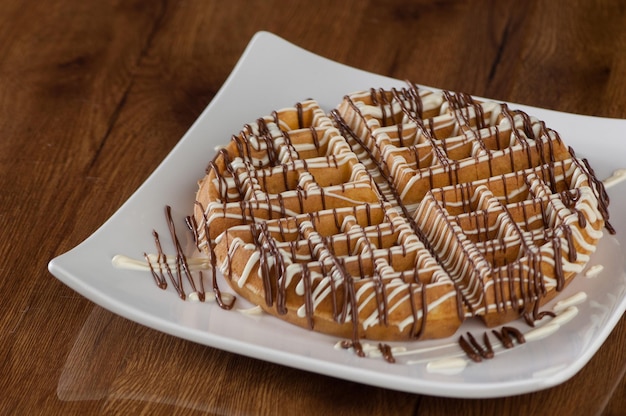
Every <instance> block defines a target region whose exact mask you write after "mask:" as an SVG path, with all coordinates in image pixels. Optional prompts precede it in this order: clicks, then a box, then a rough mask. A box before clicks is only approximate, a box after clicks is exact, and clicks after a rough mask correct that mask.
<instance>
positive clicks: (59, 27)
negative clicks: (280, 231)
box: [0, 0, 626, 415]
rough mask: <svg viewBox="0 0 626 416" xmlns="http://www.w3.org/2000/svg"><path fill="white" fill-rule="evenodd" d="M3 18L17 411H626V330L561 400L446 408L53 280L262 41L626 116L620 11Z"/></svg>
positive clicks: (229, 11)
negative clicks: (207, 341)
mask: <svg viewBox="0 0 626 416" xmlns="http://www.w3.org/2000/svg"><path fill="white" fill-rule="evenodd" d="M0 4H1V5H2V7H1V9H2V12H1V13H0V57H1V58H0V189H1V190H2V191H1V194H0V224H1V225H2V227H1V229H2V240H1V242H0V259H1V263H0V299H1V300H0V311H1V313H0V374H1V377H0V409H1V411H2V413H3V414H4V413H6V414H41V413H43V414H60V413H63V414H68V413H69V414H73V413H78V414H99V413H103V414H139V413H142V414H172V413H182V414H196V413H197V414H203V413H207V414H299V415H306V414H316V415H317V414H336V415H353V414H355V415H356V414H387V415H395V414H403V415H405V414H420V415H445V414H464V415H488V414H534V415H540V414H550V415H555V414H585V415H589V414H604V415H617V414H623V412H624V409H625V408H626V379H625V378H624V372H625V371H626V321H625V320H624V319H621V320H620V321H619V323H618V324H617V327H616V328H615V330H614V331H613V332H612V334H611V335H610V336H609V338H608V340H607V341H606V343H605V344H604V345H603V347H602V348H601V349H600V351H599V352H598V354H597V355H596V356H595V357H594V358H593V359H592V360H591V361H590V362H589V364H588V365H587V366H585V367H584V368H583V369H582V370H581V371H580V372H579V373H578V374H577V375H575V376H574V377H573V378H572V379H570V380H569V381H567V382H565V383H563V384H561V385H559V386H557V387H554V388H551V389H548V390H543V391H539V392H537V393H533V394H525V395H522V396H516V397H507V398H499V399H492V400H461V399H444V398H438V397H429V396H423V395H416V394H406V393H400V392H395V391H391V390H385V389H380V388H374V387H368V386H364V385H360V384H358V383H353V382H347V381H342V380H337V379H333V378H330V377H325V376H320V375H315V374H309V373H305V372H302V371H298V370H294V369H290V368H286V367H282V366H279V365H274V364H268V363H265V362H261V361H257V360H254V359H249V358H245V357H242V356H238V355H234V354H231V353H228V352H224V351H219V350H215V349H212V348H208V347H204V346H201V345H197V344H194V343H191V342H187V341H183V340H180V339H177V338H174V337H171V336H168V335H164V334H162V333H159V332H157V331H154V330H151V329H148V328H145V327H143V326H140V325H137V324H135V323H133V322H130V321H128V320H126V319H124V318H120V317H118V316H116V315H113V314H112V313H110V312H108V311H106V310H104V309H102V308H100V307H98V306H95V305H94V304H93V303H92V302H90V301H88V300H86V299H84V298H83V297H81V296H80V295H78V294H76V293H75V292H73V291H72V290H71V289H69V288H67V287H66V286H64V285H63V284H62V283H60V282H58V281H57V280H56V279H54V278H53V277H52V276H51V275H50V274H49V273H48V271H47V263H48V261H49V260H50V259H52V258H53V257H55V256H57V255H59V254H61V253H63V252H65V251H67V250H69V249H70V248H72V247H74V246H75V245H77V244H78V243H80V242H81V241H82V240H84V239H85V238H86V237H88V236H89V235H90V234H91V233H92V232H94V231H95V230H96V229H97V228H98V227H99V226H100V225H101V224H102V223H103V222H104V221H105V220H106V219H107V218H108V217H109V216H110V215H112V214H113V213H114V212H115V211H116V210H117V208H119V207H120V205H121V204H122V203H123V202H124V201H125V200H126V199H127V198H128V197H129V196H130V195H131V194H132V193H133V192H134V191H135V190H136V189H137V187H138V186H139V185H140V184H141V183H142V182H143V181H144V180H145V179H146V178H147V176H148V175H149V174H150V173H151V172H152V171H153V170H154V169H155V168H156V166H157V165H158V164H159V162H161V160H162V159H163V158H164V157H165V156H166V155H167V154H168V152H169V151H170V150H171V149H172V147H173V146H174V145H175V144H176V142H177V141H178V140H179V139H180V137H181V136H182V135H183V133H184V132H185V131H186V130H187V129H188V128H189V126H190V125H191V123H192V122H193V121H194V120H195V119H196V118H197V117H198V115H199V114H200V112H201V111H202V110H203V109H204V108H205V107H206V106H207V104H209V102H210V101H211V99H212V98H213V96H214V94H215V93H216V92H217V91H218V89H219V88H220V86H221V85H222V83H223V82H224V80H225V79H226V77H227V76H228V74H229V72H230V71H231V70H232V68H233V66H234V64H235V63H236V61H237V59H238V58H239V56H240V54H241V53H242V51H243V50H244V48H245V46H246V44H247V43H248V41H249V40H250V38H251V37H252V36H253V34H254V33H255V32H257V31H259V30H267V31H271V32H274V33H276V34H277V35H279V36H282V37H283V38H285V39H287V40H288V41H291V42H293V43H295V44H297V45H300V46H302V47H304V48H306V49H309V50H311V51H312V52H315V53H317V54H320V55H322V56H325V57H328V58H330V59H333V60H336V61H339V62H342V63H345V64H348V65H351V66H354V67H358V68H362V69H365V70H368V71H372V72H376V73H380V74H384V75H388V76H392V77H396V78H400V79H410V80H412V81H414V82H417V83H420V84H424V85H430V86H433V87H441V88H446V89H450V90H458V91H464V92H467V93H471V94H476V95H479V96H484V97H491V98H495V99H501V100H507V101H512V102H517V103H523V104H529V105H534V106H540V107H547V108H552V109H556V110H562V111H568V112H575V113H584V114H591V115H598V116H606V117H617V118H626V8H625V7H624V6H623V5H620V3H619V2H614V1H580V0H577V1H544V2H540V1H517V0H516V1H495V0H494V1H476V2H469V1H415V2H410V1H401V0H392V1H382V0H380V1H375V0H368V1H356V0H354V1H331V0H327V1H322V2H314V1H308V0H307V1H285V2H280V1H277V0H270V1H268V0H264V1H260V0H258V1H238V0H231V1H146V0H131V1H125V0H118V1H112V0H108V1H104V0H103V1H82V0H81V1H79V0H50V1H45V2H23V1H17V0H0ZM286 64H288V62H287V63H286ZM287 104H290V103H287ZM621 214H623V213H619V214H617V215H621Z"/></svg>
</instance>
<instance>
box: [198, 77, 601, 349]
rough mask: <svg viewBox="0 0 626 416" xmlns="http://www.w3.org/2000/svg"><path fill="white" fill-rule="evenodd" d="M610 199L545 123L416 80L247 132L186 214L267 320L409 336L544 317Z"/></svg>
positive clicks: (309, 108) (217, 163)
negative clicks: (469, 322) (470, 321)
mask: <svg viewBox="0 0 626 416" xmlns="http://www.w3.org/2000/svg"><path fill="white" fill-rule="evenodd" d="M607 205H608V198H607V196H606V193H605V191H604V188H603V186H602V183H601V182H599V181H598V180H597V179H596V178H595V177H594V174H593V171H592V170H591V168H590V167H589V165H588V164H587V162H586V161H585V160H580V159H577V158H576V156H575V154H574V152H573V150H571V149H570V148H568V147H567V146H566V145H565V144H564V143H563V141H562V140H561V138H560V137H559V135H558V134H557V133H556V132H555V131H553V130H551V129H549V128H547V127H546V126H545V124H544V123H543V122H541V121H539V120H537V119H536V118H533V117H530V116H528V115H527V114H525V113H523V112H521V111H513V110H510V109H509V108H508V107H507V106H506V105H504V104H499V103H494V102H487V101H480V100H477V99H474V98H472V97H470V96H468V95H466V94H461V93H452V92H448V91H443V92H439V91H431V90H427V89H424V88H417V87H416V86H415V85H408V86H407V88H403V89H392V90H370V91H364V92H359V93H355V94H351V95H349V96H346V97H345V98H344V100H343V101H342V102H341V103H340V104H339V105H338V106H337V108H336V109H334V110H332V111H331V112H330V113H326V112H325V111H324V110H322V109H321V108H320V106H319V105H318V104H317V103H316V102H315V101H314V100H307V101H303V102H301V103H298V104H296V105H295V106H294V107H292V108H287V109H283V110H280V111H276V112H274V113H273V114H271V115H269V116H265V117H262V118H260V119H258V120H257V121H256V122H254V123H251V124H248V125H245V126H244V128H243V130H242V131H241V132H240V133H239V134H238V135H235V136H233V137H232V140H231V141H230V143H229V144H228V145H227V146H225V147H223V148H222V149H220V150H219V151H218V153H217V156H216V157H215V159H214V160H213V161H212V162H211V163H210V164H209V166H208V168H207V174H206V176H205V177H204V178H203V179H202V180H201V181H200V183H199V190H198V193H197V197H196V204H195V211H194V215H195V223H196V224H197V227H198V228H197V230H196V231H197V232H196V235H197V238H198V245H199V247H200V248H202V249H203V250H205V251H206V253H207V254H208V255H209V256H213V257H214V261H215V264H216V265H217V266H218V267H219V268H220V269H221V271H222V272H223V274H224V276H225V278H226V280H227V281H228V282H229V284H230V285H231V287H232V289H233V290H234V291H235V292H237V293H238V294H240V295H241V296H243V297H244V298H246V299H248V300H249V301H251V302H252V303H254V304H257V305H259V306H260V307H261V308H263V309H264V310H265V311H266V312H268V313H270V314H272V315H275V316H277V317H279V318H282V319H284V320H286V321H288V322H291V323H294V324H297V325H299V326H302V327H305V328H310V329H314V330H316V331H320V332H324V333H328V334H333V335H337V336H341V337H352V338H353V339H358V338H370V339H379V340H401V339H433V338H442V337H447V336H450V335H452V334H453V333H454V332H455V331H456V330H457V329H458V328H459V326H460V325H461V323H462V322H463V321H464V320H465V319H467V318H470V317H480V318H481V319H483V320H484V321H485V323H486V324H487V325H488V326H495V325H500V324H503V323H506V322H508V321H510V320H512V319H515V318H518V317H520V315H524V316H526V317H527V319H530V320H532V319H533V318H536V317H537V313H538V312H537V311H538V308H539V307H540V306H541V305H542V304H543V303H545V302H546V301H548V300H549V299H551V298H552V297H553V296H554V295H555V294H557V293H558V292H559V291H561V290H562V289H563V288H564V287H565V286H566V285H567V284H568V283H569V282H570V281H571V280H572V278H573V277H574V276H575V275H576V274H577V273H578V272H579V271H581V270H582V268H583V267H584V265H585V264H586V263H587V262H588V260H589V256H590V254H591V253H592V252H593V251H594V250H595V247H596V244H597V242H598V240H599V239H600V237H601V236H602V231H603V228H604V227H605V225H606V226H608V212H607Z"/></svg>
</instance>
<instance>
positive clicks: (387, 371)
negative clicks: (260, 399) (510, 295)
mask: <svg viewBox="0 0 626 416" xmlns="http://www.w3.org/2000/svg"><path fill="white" fill-rule="evenodd" d="M394 86H395V87H403V86H405V83H404V82H402V81H398V80H394V79H391V78H387V77H383V76H379V75H374V74H371V73H367V72H364V71H361V70H357V69H354V68H350V67H347V66H344V65H341V64H338V63H336V62H332V61H330V60H328V59H325V58H322V57H319V56H316V55H314V54H312V53H310V52H307V51H305V50H303V49H300V48H298V47H296V46H294V45H292V44H290V43H288V42H286V41H284V40H283V39H280V38H278V37H276V36H275V35H272V34H270V33H265V32H260V33H258V34H256V35H255V36H254V38H253V39H252V40H251V42H250V44H249V45H248V47H247V49H246V50H245V52H244V54H243V56H242V57H241V59H240V61H239V62H238V64H237V65H236V67H235V68H234V70H233V72H232V74H231V75H230V77H229V78H228V80H227V81H226V82H225V84H224V86H223V87H222V89H221V90H220V91H219V93H218V94H217V95H216V96H215V98H214V99H213V101H212V102H211V104H210V105H209V106H208V107H207V108H206V109H205V111H204V112H203V113H202V114H201V116H200V117H199V118H198V120H197V121H196V122H195V123H194V125H193V126H192V127H191V128H190V129H189V131H188V132H187V133H186V134H185V136H184V137H183V138H182V140H181V141H180V142H179V143H178V144H177V145H176V147H175V148H174V149H173V150H172V152H171V153H170V154H169V155H168V156H167V158H166V159H165V160H164V161H163V163H162V164H161V165H160V166H159V167H158V168H157V169H156V171H155V172H154V173H153V174H152V175H151V176H150V178H148V180H147V181H146V182H145V183H144V184H143V185H142V186H141V187H140V188H139V189H138V190H137V192H136V193H135V194H134V195H133V196H132V197H131V198H129V200H128V201H127V202H126V203H125V204H124V205H123V206H122V207H121V208H120V209H119V210H118V212H116V213H115V214H114V215H113V216H112V217H111V218H110V219H109V220H108V221H107V222H106V223H105V224H104V225H103V226H102V227H101V228H100V229H99V230H97V231H96V232H95V233H94V234H93V235H92V236H90V237H89V238H88V239H87V240H85V241H84V242H83V243H81V244H80V245H78V246H77V247H76V248H74V249H72V250H71V251H69V252H68V253H65V254H63V255H61V256H59V257H57V258H55V259H53V260H52V261H51V262H50V264H49V270H50V272H51V273H52V274H53V275H54V276H56V277H57V278H58V279H59V280H61V281H62V282H64V283H65V284H66V285H68V286H69V287H71V288H72V289H74V290H76V291H77V292H78V293H80V294H81V295H83V296H85V297H86V298H88V299H90V300H92V301H93V302H95V303H97V304H98V305H100V306H102V307H104V308H106V309H109V310H110V311H112V312H114V313H116V314H119V315H121V316H124V317H126V318H128V319H130V320H133V321H136V322H138V323H140V324H143V325H146V326H148V327H151V328H154V329H157V330H159V331H163V332H165V333H168V334H171V335H174V336H177V337H181V338H184V339H188V340H191V341H194V342H197V343H201V344H204V345H208V346H211V347H215V348H219V349H223V350H226V351H230V352H234V353H237V354H242V355H246V356H250V357H254V358H258V359H262V360H267V361H270V362H274V363H279V364H283V365H286V366H291V367H295V368H299V369H302V370H306V371H312V372H317V373H321V374H326V375H330V376H333V377H338V378H343V379H347V380H353V381H357V382H360V383H365V384H370V385H375V386H380V387H384V388H390V389H395V390H401V391H407V392H413V393H422V394H429V395H438V396H449V397H466V398H479V397H498V396H506V395H514V394H521V393H526V392H531V391H535V390H540V389H543V388H547V387H550V386H554V385H556V384H559V383H561V382H563V381H565V380H567V379H568V378H570V377H572V376H573V375H574V374H575V373H576V372H577V371H578V370H580V369H581V368H582V367H583V366H584V365H585V364H586V363H587V362H588V361H589V360H590V359H591V357H592V356H593V355H594V354H595V352H596V351H597V350H598V348H600V346H601V345H602V343H603V342H604V340H605V339H606V338H607V336H608V335H609V333H610V332H611V330H612V329H613V327H614V326H615V324H616V323H617V322H618V320H619V319H620V317H621V316H622V314H623V313H624V310H625V309H626V289H625V288H626V284H625V283H626V273H625V269H626V268H625V259H626V256H625V249H624V243H625V242H626V234H625V232H626V217H625V216H624V215H623V212H624V211H625V210H626V197H625V194H624V190H625V189H626V186H625V185H626V183H620V184H617V185H615V186H613V187H611V188H610V189H608V191H609V195H610V197H611V205H610V210H611V212H612V213H613V214H614V215H613V217H611V223H612V224H613V226H614V227H615V229H616V230H617V234H616V235H610V234H609V233H607V232H605V236H604V237H603V239H602V240H601V242H600V245H599V248H598V250H597V252H596V253H595V254H594V256H593V257H592V259H591V264H590V266H593V265H602V266H603V267H604V268H603V270H602V272H601V273H600V274H599V275H597V276H595V277H593V278H591V277H586V276H585V275H584V274H585V273H584V272H583V273H582V274H581V276H579V277H578V278H577V279H575V281H574V282H573V283H572V284H571V285H570V286H569V287H568V288H567V289H566V293H562V294H561V295H560V296H559V297H558V298H557V300H559V299H563V298H567V297H569V296H572V295H574V294H577V293H580V292H585V293H586V294H587V297H586V300H584V301H583V302H582V303H580V304H578V305H577V306H576V308H577V309H578V312H579V313H578V314H577V315H576V316H575V317H574V318H573V319H571V320H570V321H568V322H565V323H563V324H562V325H560V327H559V329H558V330H557V331H556V332H554V333H553V334H551V335H549V336H548V337H546V338H543V339H541V340H537V341H533V342H527V343H525V344H523V345H520V346H516V347H515V348H513V349H510V350H500V351H497V354H496V357H495V358H494V359H491V360H487V361H483V362H482V363H478V364H477V363H473V362H469V360H468V361H467V364H466V366H465V367H464V368H463V369H462V370H459V371H452V372H450V373H448V374H445V373H444V372H436V371H432V366H429V363H433V362H440V361H438V360H440V359H446V358H449V357H453V356H457V357H461V358H463V357H464V355H463V353H462V352H461V351H460V348H459V347H458V345H457V342H456V340H457V337H458V334H457V336H456V337H452V338H451V339H446V340H437V341H423V342H414V343H405V344H393V346H402V345H403V346H405V347H407V348H408V349H409V350H410V351H413V354H411V355H406V356H404V355H401V354H398V355H397V357H396V359H397V362H396V363H395V364H389V363H387V362H386V361H385V360H383V359H382V358H380V357H375V356H372V357H366V358H359V357H357V356H356V355H355V354H354V353H353V352H351V351H349V350H342V349H337V348H335V344H336V342H337V341H338V339H336V338H333V337H329V336H325V335H321V334H317V333H314V332H310V331H306V330H304V329H300V328H298V327H294V326H291V325H289V324H286V323H284V322H282V321H280V320H278V319H276V318H273V317H271V316H267V315H266V316H250V315H246V314H242V313H239V312H236V311H224V310H222V309H220V308H219V307H218V306H217V305H216V304H215V303H209V302H206V303H195V302H188V301H182V300H181V299H179V298H178V296H176V294H175V291H174V289H173V288H171V285H170V288H168V289H167V290H165V291H163V290H160V289H158V288H157V287H156V285H155V283H154V281H153V280H152V277H151V276H150V274H149V273H146V272H141V271H130V270H122V269H118V268H115V267H113V265H112V262H111V259H112V258H113V256H115V255H116V254H124V255H127V256H130V257H134V258H137V259H142V258H143V253H144V252H154V251H155V248H154V240H153V237H152V230H153V229H154V230H157V231H158V232H159V233H160V234H161V235H162V236H164V235H167V234H168V232H167V223H166V220H165V216H164V207H165V206H166V205H169V206H171V207H172V214H173V217H174V219H175V220H176V225H177V227H178V229H181V230H183V231H185V230H184V223H183V219H184V217H185V216H187V215H189V214H191V212H192V209H193V203H194V197H195V192H196V189H197V185H196V183H197V180H198V179H200V178H201V177H202V176H203V175H204V169H205V167H206V166H207V163H208V161H209V160H211V159H212V158H213V156H214V154H215V150H214V148H215V146H216V145H219V144H225V143H227V142H228V141H229V140H230V137H231V135H232V134H234V133H237V132H239V130H240V129H241V128H242V126H243V125H244V124H245V123H248V122H251V121H254V120H256V119H257V118H258V117H261V116H264V115H267V114H270V113H271V112H272V111H273V110H277V109H280V108H284V107H289V106H292V105H294V104H295V103H296V102H298V101H301V100H304V99H307V98H315V99H316V100H317V101H318V102H319V103H320V105H321V106H322V107H323V108H324V109H325V110H327V111H329V110H331V109H332V108H334V107H335V106H336V105H338V104H339V103H340V101H341V100H342V98H343V96H344V95H345V94H347V93H351V92H354V91H358V90H363V89H368V88H370V87H375V88H379V87H383V88H390V87H394ZM511 107H513V108H519V109H522V110H524V111H526V112H528V113H529V114H531V115H534V116H537V117H538V118H540V119H542V120H544V121H546V124H547V125H548V126H549V127H551V128H553V129H555V130H557V131H558V132H559V133H560V134H561V136H562V137H563V139H564V140H565V142H566V143H567V144H569V145H571V146H572V147H574V148H575V149H576V152H577V155H578V156H582V157H586V158H588V159H589V161H590V163H591V166H593V167H594V168H595V170H596V174H597V176H598V178H600V179H602V178H606V177H608V176H610V175H611V174H612V172H613V171H615V170H616V169H620V168H622V167H624V164H625V162H624V161H623V160H624V155H626V138H624V137H621V136H623V132H624V131H626V121H623V120H614V119H603V118H597V117H588V116H580V115H573V114H565V113H559V112H555V111H549V110H543V109H538V108H531V107H525V106H519V105H514V104H512V105H511ZM162 240H165V238H162ZM164 244H165V243H164ZM164 250H165V252H166V253H171V254H174V251H173V249H172V248H171V247H168V246H166V245H165V246H164ZM207 287H210V285H208V286H207ZM220 287H221V289H222V291H223V292H228V291H229V288H228V286H227V284H226V283H225V282H223V281H222V282H221V284H220ZM518 324H519V327H520V328H522V329H523V330H525V331H528V330H529V329H530V328H529V327H527V326H525V325H524V324H523V323H518ZM466 331H472V332H476V333H477V334H480V333H482V331H485V328H483V327H481V326H480V325H478V324H476V323H472V322H466V323H465V324H464V325H463V327H462V329H461V330H460V331H459V334H461V333H465V332H466ZM477 331H480V332H477ZM430 347H435V348H433V349H430Z"/></svg>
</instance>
